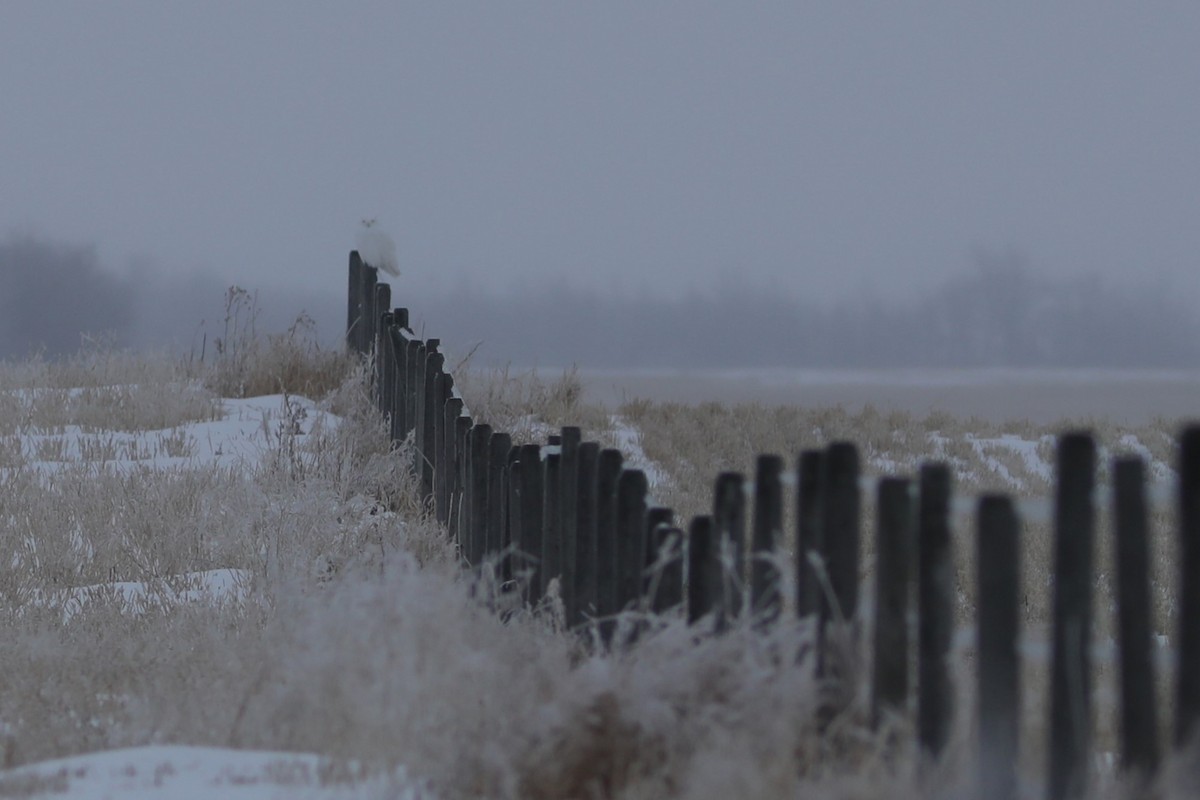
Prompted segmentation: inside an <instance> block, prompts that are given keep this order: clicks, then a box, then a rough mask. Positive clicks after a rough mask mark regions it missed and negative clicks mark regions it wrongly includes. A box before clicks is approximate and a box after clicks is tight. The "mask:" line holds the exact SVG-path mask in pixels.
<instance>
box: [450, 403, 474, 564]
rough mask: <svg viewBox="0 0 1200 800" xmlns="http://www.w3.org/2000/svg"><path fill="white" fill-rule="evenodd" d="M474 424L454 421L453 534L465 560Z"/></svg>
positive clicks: (451, 509) (464, 418) (470, 421)
mask: <svg viewBox="0 0 1200 800" xmlns="http://www.w3.org/2000/svg"><path fill="white" fill-rule="evenodd" d="M473 427H474V423H473V421H472V420H471V418H470V417H466V416H460V417H459V418H458V419H456V420H454V484H455V486H456V487H457V497H455V498H454V500H453V501H452V503H451V508H450V516H451V518H452V519H453V522H454V525H453V526H452V527H451V529H450V530H451V532H452V533H453V534H454V537H455V539H457V540H458V547H459V550H461V551H462V556H463V558H466V557H467V547H468V546H469V542H468V541H467V540H468V538H469V536H470V534H469V531H470V524H469V522H468V520H469V519H470V518H471V508H470V503H471V500H470V497H471V484H470V475H469V473H468V462H469V461H470V455H471V429H472V428H473Z"/></svg>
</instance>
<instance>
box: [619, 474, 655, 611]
mask: <svg viewBox="0 0 1200 800" xmlns="http://www.w3.org/2000/svg"><path fill="white" fill-rule="evenodd" d="M647 490H648V482H647V481H646V473H644V472H642V471H641V470H640V469H627V470H625V471H623V472H622V473H621V477H620V478H619V479H618V481H617V610H618V611H624V610H625V609H627V608H629V607H631V606H636V604H637V603H638V601H639V600H640V599H641V596H642V573H643V572H644V571H645V568H646V492H647Z"/></svg>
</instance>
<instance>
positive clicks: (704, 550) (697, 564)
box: [687, 516, 722, 625]
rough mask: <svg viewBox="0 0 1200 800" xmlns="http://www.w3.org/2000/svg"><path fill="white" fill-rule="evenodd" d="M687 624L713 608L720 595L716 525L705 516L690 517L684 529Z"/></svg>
mask: <svg viewBox="0 0 1200 800" xmlns="http://www.w3.org/2000/svg"><path fill="white" fill-rule="evenodd" d="M687 550H688V586H687V604H688V624H689V625H695V624H696V623H697V622H699V621H700V620H701V619H703V618H704V617H705V616H707V615H708V614H711V613H712V612H713V611H714V610H716V608H717V603H718V598H719V597H720V595H721V589H722V585H721V584H722V578H721V572H722V570H721V554H720V552H719V551H718V548H717V537H716V526H715V525H714V524H713V518H712V517H709V516H700V517H694V518H693V519H692V525H691V528H690V529H689V530H688V548H687Z"/></svg>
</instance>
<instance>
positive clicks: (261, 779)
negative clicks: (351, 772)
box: [0, 745, 433, 800]
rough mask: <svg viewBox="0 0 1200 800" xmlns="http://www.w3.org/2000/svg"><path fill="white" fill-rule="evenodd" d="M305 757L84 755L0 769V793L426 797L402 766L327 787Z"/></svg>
mask: <svg viewBox="0 0 1200 800" xmlns="http://www.w3.org/2000/svg"><path fill="white" fill-rule="evenodd" d="M330 772H331V770H330V765H329V763H328V762H327V761H326V760H325V759H323V758H321V757H320V756H317V755H313V754H310V753H272V752H260V751H247V750H230V749H225V748H217V747H183V746H177V745H158V746H150V747H138V748H130V749H124V750H109V751H105V752H100V753H89V754H86V755H80V756H71V757H69V758H60V759H55V760H53V761H43V762H41V763H38V764H30V765H27V766H23V767H18V768H17V769H12V770H7V771H5V772H0V796H5V797H8V796H19V797H28V798H38V797H46V798H49V797H53V798H56V800H107V799H108V798H114V799H115V798H124V800H150V799H151V798H171V800H216V798H229V799H230V800H276V799H278V800H283V799H284V798H294V799H295V800H338V799H339V798H373V797H380V798H383V797H389V798H392V797H394V798H398V799H399V800H419V799H420V798H432V797H433V795H432V794H431V793H429V791H428V790H426V789H424V788H423V787H422V786H421V785H420V784H419V783H418V782H417V781H414V780H412V779H409V778H408V777H407V776H406V775H405V773H404V771H403V769H400V770H397V771H396V772H395V773H394V774H393V775H391V776H389V777H387V778H381V779H373V780H371V781H359V782H350V781H347V782H344V783H338V782H328V781H327V780H326V779H325V776H327V775H328V774H329V773H330Z"/></svg>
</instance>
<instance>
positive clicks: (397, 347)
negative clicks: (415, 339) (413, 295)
mask: <svg viewBox="0 0 1200 800" xmlns="http://www.w3.org/2000/svg"><path fill="white" fill-rule="evenodd" d="M390 334H391V339H392V357H393V358H394V359H395V361H396V368H395V373H394V375H393V377H392V384H393V385H392V424H391V437H392V442H402V441H404V436H405V431H407V430H408V411H407V406H408V393H409V391H410V387H409V383H408V341H409V340H408V339H407V338H405V336H404V332H403V330H402V329H401V327H400V326H399V325H393V326H392V328H391V331H390Z"/></svg>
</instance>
